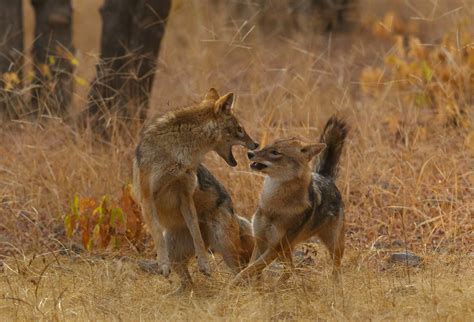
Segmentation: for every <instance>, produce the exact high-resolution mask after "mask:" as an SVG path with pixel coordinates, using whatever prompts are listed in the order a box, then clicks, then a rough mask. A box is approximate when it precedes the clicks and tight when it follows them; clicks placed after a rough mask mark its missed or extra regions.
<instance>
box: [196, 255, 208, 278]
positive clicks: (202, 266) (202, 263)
mask: <svg viewBox="0 0 474 322" xmlns="http://www.w3.org/2000/svg"><path fill="white" fill-rule="evenodd" d="M198 267H199V271H200V272H201V273H203V274H204V275H206V276H211V266H210V265H209V261H208V260H207V259H205V260H203V259H199V258H198Z"/></svg>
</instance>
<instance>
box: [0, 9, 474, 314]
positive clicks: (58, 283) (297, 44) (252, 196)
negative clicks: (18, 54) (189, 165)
mask: <svg viewBox="0 0 474 322" xmlns="http://www.w3.org/2000/svg"><path fill="white" fill-rule="evenodd" d="M202 3H207V2H201V1H189V2H188V1H181V2H179V5H178V6H176V8H175V11H174V12H173V15H172V18H171V20H170V22H169V25H168V30H167V34H166V37H165V39H164V43H163V47H162V52H161V54H160V66H159V70H158V72H157V77H156V80H155V88H154V90H153V97H152V107H151V111H150V113H155V112H158V111H165V110H169V109H171V108H172V107H173V106H179V105H182V104H186V103H188V102H189V101H190V100H199V99H200V97H201V96H202V95H203V93H205V91H206V90H207V89H208V88H209V87H210V86H215V87H217V88H218V89H219V90H220V91H221V92H225V91H231V90H232V91H234V92H235V93H236V94H237V97H238V101H237V113H238V114H239V115H240V116H241V117H242V119H243V123H244V124H245V126H246V128H247V131H248V132H249V133H250V134H251V135H252V136H254V137H255V138H258V139H259V140H260V141H268V140H272V139H274V138H276V137H278V136H281V135H294V134H298V135H300V136H305V137H307V138H315V137H317V135H318V134H319V132H320V130H321V126H322V125H323V123H324V122H325V121H326V119H327V118H328V117H329V116H330V115H331V114H333V113H337V114H338V115H341V116H344V117H346V119H347V120H348V122H349V124H350V126H351V133H350V137H349V140H348V144H347V146H346V148H345V153H344V156H343V160H342V168H341V171H340V178H339V181H338V186H339V187H340V190H341V191H342V194H343V196H344V200H345V203H346V213H347V234H346V235H347V254H346V256H345V259H344V261H343V274H344V275H343V284H342V290H339V289H338V288H337V287H336V286H335V285H334V284H333V283H332V280H331V279H330V276H329V272H330V267H329V264H328V261H327V255H326V253H325V251H324V249H323V248H322V247H319V245H318V246H317V250H318V254H317V256H316V263H315V264H314V265H310V266H303V267H301V268H300V269H298V271H297V272H296V273H295V274H294V275H293V277H292V278H291V279H290V280H289V281H288V282H287V283H285V284H284V285H282V286H280V287H274V286H272V281H274V280H275V279H274V278H272V276H270V275H271V274H268V276H266V277H265V281H267V282H268V283H264V284H263V285H255V286H251V287H239V288H236V289H232V290H227V289H226V283H227V282H228V281H229V278H230V275H229V274H228V272H227V270H226V269H225V268H224V267H222V265H221V264H220V260H219V259H216V263H217V264H216V265H218V266H219V268H217V267H215V268H214V274H213V276H212V277H211V278H209V279H207V278H204V277H202V276H200V275H199V274H198V273H197V272H196V271H193V276H194V277H195V279H196V284H197V288H196V290H195V292H194V293H193V294H192V295H191V296H190V297H187V296H183V297H175V296H167V295H166V294H167V293H168V292H170V291H172V290H173V289H174V288H175V287H176V280H175V278H174V277H173V279H172V283H169V282H168V281H167V280H165V279H163V278H161V277H158V276H151V275H147V274H145V273H143V272H141V271H139V270H138V268H137V266H136V264H135V260H136V259H137V258H140V257H143V256H150V255H151V245H150V244H148V245H147V251H146V252H145V254H137V253H135V252H134V251H133V250H124V251H123V252H122V254H110V253H108V254H105V256H104V257H100V258H99V257H94V256H89V255H87V254H84V253H83V254H81V255H78V256H72V255H71V256H69V255H67V254H63V253H60V252H59V249H61V245H62V244H68V243H69V242H68V241H67V240H66V238H65V236H64V229H63V226H62V215H63V214H64V213H66V212H67V211H68V208H69V204H70V201H71V199H72V197H73V196H74V194H75V193H77V194H79V195H80V196H95V197H98V196H101V195H103V194H106V193H108V194H111V195H118V194H119V192H120V189H121V187H122V186H123V185H124V184H126V183H128V182H129V181H130V160H131V154H132V151H133V147H134V140H135V138H136V134H137V133H136V131H134V130H131V131H129V132H128V133H123V135H121V136H119V137H116V138H114V140H113V141H112V142H111V143H110V144H102V145H98V144H94V143H93V140H92V138H91V137H90V135H88V134H81V133H78V132H76V130H75V129H74V127H71V126H70V125H69V124H65V123H64V122H62V121H61V120H58V119H54V118H44V120H42V121H41V122H38V123H30V122H28V121H17V122H15V123H11V124H7V125H2V127H1V128H0V218H1V222H0V254H1V255H0V261H1V263H3V266H2V268H0V269H1V271H0V316H3V317H4V318H6V319H17V320H30V319H38V318H45V319H48V320H49V319H78V320H83V319H90V320H96V319H101V320H105V319H111V318H113V319H117V320H118V319H126V320H132V319H133V320H136V319H180V320H182V319H193V320H194V319H198V320H204V319H220V318H227V319H257V320H268V319H279V320H280V319H285V320H293V319H298V320H300V319H306V320H310V319H311V320H314V319H326V320H346V319H350V320H367V319H374V320H381V319H384V320H448V319H449V320H466V321H467V320H472V319H473V318H474V312H473V309H472V308H473V307H474V286H473V285H474V278H473V276H474V274H473V269H472V265H473V258H474V257H473V252H474V249H473V246H472V245H473V241H474V236H473V232H472V231H473V228H474V227H473V211H474V189H473V186H474V171H473V169H474V152H473V150H472V149H471V148H470V147H469V144H468V141H469V140H468V138H469V133H470V131H472V128H473V124H474V122H473V114H474V113H473V109H472V108H473V107H474V106H473V105H472V98H466V101H467V102H471V105H470V109H468V110H467V114H466V115H465V116H464V117H465V118H466V119H465V120H466V123H467V124H468V126H467V127H466V128H453V127H450V126H441V125H439V124H438V123H436V122H430V120H431V117H433V116H432V111H431V110H429V109H423V108H418V107H417V106H415V105H414V104H410V103H407V102H406V101H404V100H403V99H402V96H401V95H400V96H399V95H398V93H397V91H396V88H395V86H392V84H390V83H388V84H384V87H383V90H382V91H381V94H380V95H378V96H375V97H372V96H370V97H369V96H366V95H365V94H363V93H362V91H361V90H360V84H359V79H360V72H361V70H362V69H363V68H364V67H367V66H374V67H380V66H382V65H383V61H384V57H385V56H386V55H387V54H388V53H390V50H391V46H392V44H391V43H390V42H389V41H382V40H380V39H377V38H375V37H374V36H373V35H372V34H371V31H370V28H368V27H364V28H365V29H363V30H362V31H358V32H354V33H346V34H333V35H330V36H328V35H324V34H312V35H310V34H309V33H307V32H306V33H302V32H292V33H290V34H286V35H283V34H276V35H272V36H271V37H264V36H263V35H261V34H259V32H258V28H255V29H252V27H251V26H252V24H253V21H252V20H251V21H250V22H249V24H248V25H245V26H241V25H236V24H234V23H232V22H230V21H226V22H224V20H225V17H224V15H223V14H222V13H221V14H219V15H216V14H215V13H213V12H212V10H211V9H209V8H206V6H205V5H203V4H202ZM75 4H76V17H75V18H76V30H75V41H76V46H77V48H79V49H80V50H82V51H80V52H79V53H78V58H79V60H80V62H81V65H80V66H79V68H78V70H77V74H78V75H79V76H80V77H83V78H86V79H91V78H92V76H93V70H94V65H93V64H94V62H95V60H96V59H95V55H97V47H98V41H99V28H100V24H99V22H98V21H96V20H97V19H98V16H93V19H92V18H91V16H90V12H95V10H96V9H97V7H98V4H97V3H96V1H93V0H88V1H85V0H81V1H76V3H75ZM363 4H364V7H363V8H365V9H364V10H362V13H363V14H362V16H363V19H362V20H364V22H365V24H366V25H370V24H369V23H367V22H368V21H373V20H375V19H376V18H377V17H381V16H382V15H383V13H384V12H385V11H387V10H388V9H393V10H395V12H396V13H397V15H399V16H400V17H406V18H409V19H411V20H410V21H415V22H416V23H417V24H418V25H419V30H420V32H419V36H420V37H421V39H422V41H423V43H424V44H427V45H433V44H436V43H439V39H441V37H442V35H443V33H444V32H445V31H446V30H447V29H454V30H456V24H457V22H458V21H460V20H462V19H464V18H465V17H472V16H473V13H474V6H473V4H472V2H471V1H467V0H465V1H462V0H460V1H447V0H443V1H442V0H440V1H436V0H433V1H423V2H416V3H415V2H414V1H413V2H410V1H404V2H402V1H395V0H394V1H369V0H367V1H363ZM367 8H370V10H368V9H367ZM28 14H30V13H28ZM27 21H28V20H27ZM84 21H88V23H84ZM89 21H90V23H89ZM27 30H31V26H27ZM77 87H78V90H77V95H76V97H75V104H74V109H73V111H72V113H75V112H77V111H78V110H79V109H80V108H82V107H83V106H84V100H85V93H86V90H87V88H82V87H81V86H77ZM468 95H469V93H468ZM394 118H395V119H396V120H397V121H396V122H394V121H393V119H394ZM420 124H423V126H420ZM466 142H467V143H466ZM236 155H237V157H238V158H237V159H238V161H239V166H238V167H237V168H236V169H230V168H228V167H227V166H226V165H225V163H224V162H223V161H222V160H220V159H218V157H217V156H215V155H213V154H211V155H209V157H208V159H207V161H206V163H207V164H208V165H209V166H210V168H211V169H212V171H213V172H214V173H215V174H216V175H217V176H218V177H219V178H220V179H221V180H222V181H223V182H224V183H225V184H226V186H227V187H228V188H229V190H230V192H231V194H232V196H233V198H234V202H235V206H236V208H237V211H238V212H239V213H240V214H242V215H245V216H247V217H249V216H251V214H252V211H253V209H254V208H255V205H256V202H257V198H258V192H259V189H260V187H261V182H262V178H261V177H259V176H257V175H255V174H254V173H250V172H249V171H248V165H247V162H246V160H245V157H244V151H243V149H241V148H236ZM397 248H399V249H410V250H413V251H415V252H416V253H418V254H419V255H421V256H423V258H424V264H423V266H421V267H419V268H407V267H405V266H404V265H401V266H400V267H397V266H395V267H392V266H389V265H388V264H387V263H386V257H387V255H388V254H389V253H390V251H392V250H396V249H397ZM123 254H125V255H127V256H129V257H126V258H122V257H120V256H121V255H123Z"/></svg>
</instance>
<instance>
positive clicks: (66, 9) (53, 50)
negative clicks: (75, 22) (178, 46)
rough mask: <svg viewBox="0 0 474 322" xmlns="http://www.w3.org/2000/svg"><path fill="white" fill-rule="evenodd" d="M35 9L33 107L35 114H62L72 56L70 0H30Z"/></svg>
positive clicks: (67, 101)
mask: <svg viewBox="0 0 474 322" xmlns="http://www.w3.org/2000/svg"><path fill="white" fill-rule="evenodd" d="M31 3H32V5H33V8H34V10H35V20H36V24H35V41H34V44H33V51H32V54H33V60H34V63H35V66H34V68H35V79H34V81H33V85H34V86H33V93H32V102H31V103H32V107H33V111H34V112H35V113H36V114H38V115H41V114H44V113H46V114H49V115H65V114H66V112H67V110H68V108H69V106H70V104H71V99H72V93H73V82H72V80H73V77H72V73H73V70H74V65H75V59H74V46H73V42H72V14H73V12H72V5H71V0H31Z"/></svg>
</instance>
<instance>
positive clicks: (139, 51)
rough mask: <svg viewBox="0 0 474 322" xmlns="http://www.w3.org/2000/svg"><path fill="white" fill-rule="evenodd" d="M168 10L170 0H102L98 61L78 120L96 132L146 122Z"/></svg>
mask: <svg viewBox="0 0 474 322" xmlns="http://www.w3.org/2000/svg"><path fill="white" fill-rule="evenodd" d="M170 8H171V0H105V3H104V6H103V7H102V8H101V16H102V35H101V55H100V58H101V60H100V63H99V64H98V65H97V76H96V79H95V80H94V81H93V83H92V85H91V89H90V92H89V103H88V107H87V109H86V111H85V115H84V116H85V118H84V119H83V121H86V122H91V124H92V127H93V128H94V130H95V131H96V132H100V133H102V134H103V135H106V136H107V135H108V134H110V130H111V128H113V125H114V124H116V125H117V123H118V124H120V123H122V122H126V123H128V122H127V121H128V120H130V119H138V120H140V121H143V120H144V119H145V117H146V111H147V108H148V101H149V97H150V93H151V88H152V85H153V79H154V75H155V69H156V60H157V57H158V53H159V49H160V44H161V40H162V38H163V35H164V30H165V24H166V19H167V17H168V14H169V11H170Z"/></svg>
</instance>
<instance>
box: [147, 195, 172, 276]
mask: <svg viewBox="0 0 474 322" xmlns="http://www.w3.org/2000/svg"><path fill="white" fill-rule="evenodd" d="M157 216H158V215H157V212H156V206H155V203H154V201H153V200H150V199H148V198H146V197H145V198H143V200H142V217H143V219H144V221H145V224H146V225H147V226H148V229H149V230H150V234H151V236H152V238H153V241H154V243H155V247H156V259H157V261H158V266H159V270H160V273H161V274H162V275H163V276H164V277H168V276H169V275H170V271H171V269H170V261H169V256H168V249H167V248H166V243H165V239H164V236H163V230H162V229H161V226H160V224H159V222H158V217H157Z"/></svg>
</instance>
